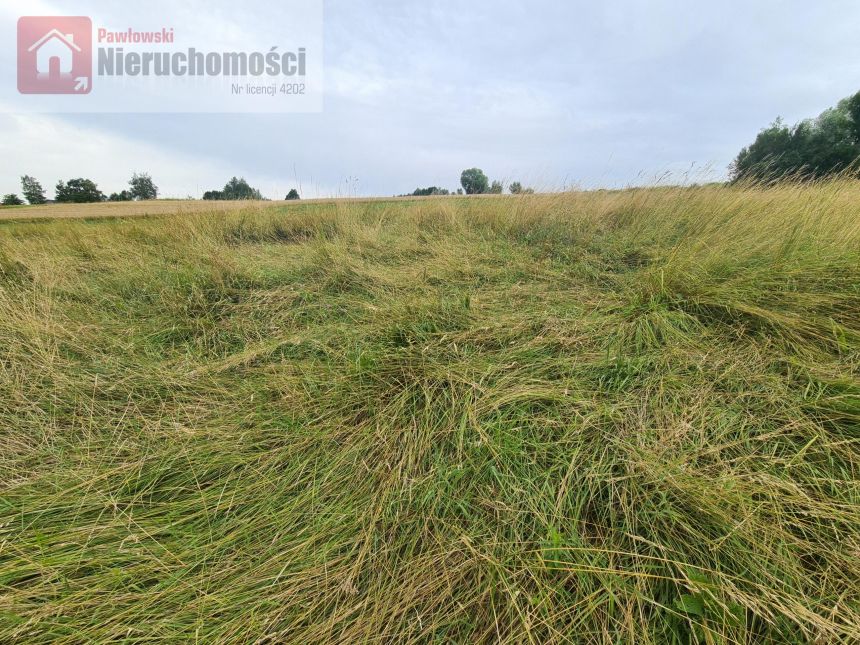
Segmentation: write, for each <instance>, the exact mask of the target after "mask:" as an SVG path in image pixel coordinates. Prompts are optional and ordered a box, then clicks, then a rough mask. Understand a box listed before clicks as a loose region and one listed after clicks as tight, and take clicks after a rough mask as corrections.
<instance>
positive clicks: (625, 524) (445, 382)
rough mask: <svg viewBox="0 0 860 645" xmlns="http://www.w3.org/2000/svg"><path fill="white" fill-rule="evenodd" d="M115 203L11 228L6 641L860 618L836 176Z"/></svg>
mask: <svg viewBox="0 0 860 645" xmlns="http://www.w3.org/2000/svg"><path fill="white" fill-rule="evenodd" d="M125 207H126V208H135V205H131V206H125ZM78 208H79V210H80V209H83V210H80V212H79V213H78V215H83V214H85V213H93V214H94V213H95V212H94V211H89V210H86V209H88V208H92V207H78ZM96 208H98V207H96ZM112 208H114V209H118V210H115V211H114V212H111V213H110V214H109V215H111V217H109V218H107V219H99V218H98V217H95V215H94V216H93V217H91V218H90V217H87V218H85V219H74V218H71V219H69V218H52V219H41V220H40V219H37V216H43V215H44V214H45V213H44V212H43V213H41V215H40V214H39V213H34V212H33V211H29V212H28V209H26V208H23V209H14V215H15V217H21V218H24V220H25V221H13V220H9V219H6V220H4V221H0V642H4V643H13V642H48V641H51V642H57V643H83V642H88V643H90V642H95V643H106V642H125V643H144V642H162V641H163V642H187V641H190V642H199V643H233V642H236V643H243V642H261V643H280V642H285V643H362V642H375V643H394V642H397V643H435V642H438V643H493V642H500V643H538V644H544V643H595V644H597V643H601V644H602V643H607V644H609V643H637V644H650V643H653V644H655V645H656V644H664V643H678V644H681V643H708V644H711V643H713V644H718V643H719V644H722V643H726V644H728V643H822V644H824V643H837V642H860V470H858V469H860V185H858V184H857V183H856V182H849V181H831V182H821V183H808V184H786V185H782V186H778V187H770V188H767V187H761V186H753V185H750V186H734V187H723V186H706V187H683V188H650V189H638V190H626V191H614V192H613V191H607V192H599V191H598V192H578V193H564V194H556V195H524V196H518V197H506V198H496V199H472V198H458V197H450V198H433V199H427V200H405V201H397V200H394V201H368V202H351V201H334V202H328V203H325V202H320V203H299V204H290V205H287V204H281V203H278V204H234V205H232V206H230V207H229V208H227V209H220V210H217V211H216V210H212V209H213V208H216V206H207V207H204V206H200V207H199V208H196V207H195V208H193V209H190V208H189V209H187V210H182V208H181V207H177V208H174V209H173V212H170V211H169V210H167V211H163V212H160V213H156V214H154V215H153V214H152V213H151V212H149V211H147V212H146V213H138V214H139V215H142V216H141V217H122V215H123V212H122V210H121V208H122V205H118V206H112ZM138 208H139V206H138ZM165 208H166V207H165ZM219 208H220V207H219ZM46 212H47V213H48V215H51V211H50V209H48V210H47V211H46ZM55 212H56V211H55ZM4 213H5V211H4ZM128 214H132V213H130V212H129V213H128ZM29 217H32V219H27V218H29ZM2 218H3V214H2V213H0V219H2Z"/></svg>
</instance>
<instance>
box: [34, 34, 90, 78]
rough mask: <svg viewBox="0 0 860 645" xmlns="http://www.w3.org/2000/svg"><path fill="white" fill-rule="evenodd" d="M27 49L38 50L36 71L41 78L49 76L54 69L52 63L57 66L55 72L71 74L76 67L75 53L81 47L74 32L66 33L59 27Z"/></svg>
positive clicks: (64, 74)
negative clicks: (59, 29)
mask: <svg viewBox="0 0 860 645" xmlns="http://www.w3.org/2000/svg"><path fill="white" fill-rule="evenodd" d="M27 51H28V52H30V53H32V52H34V51H35V52H36V71H37V72H38V74H39V78H48V77H50V76H51V73H52V71H53V70H52V69H51V67H52V64H53V65H55V66H56V67H54V69H55V70H56V71H53V73H54V74H59V75H61V76H68V75H70V74H71V73H72V68H73V67H74V59H75V54H78V53H80V52H81V48H80V47H78V46H77V45H76V44H75V38H74V34H64V33H62V32H60V31H58V30H57V29H52V30H51V31H49V32H48V33H47V34H45V35H44V36H42V37H41V38H40V39H39V40H37V41H36V42H35V43H34V44H33V45H31V46H30V48H29V49H28V50H27ZM54 61H56V63H55V62H54Z"/></svg>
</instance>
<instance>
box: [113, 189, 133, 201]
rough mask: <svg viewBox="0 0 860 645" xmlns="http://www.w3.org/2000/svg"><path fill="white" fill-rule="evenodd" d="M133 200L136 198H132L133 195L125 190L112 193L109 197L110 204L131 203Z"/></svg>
mask: <svg viewBox="0 0 860 645" xmlns="http://www.w3.org/2000/svg"><path fill="white" fill-rule="evenodd" d="M133 199H134V196H132V194H131V193H130V192H129V191H127V190H123V191H121V192H118V193H111V194H110V197H108V201H109V202H130V201H132V200H133Z"/></svg>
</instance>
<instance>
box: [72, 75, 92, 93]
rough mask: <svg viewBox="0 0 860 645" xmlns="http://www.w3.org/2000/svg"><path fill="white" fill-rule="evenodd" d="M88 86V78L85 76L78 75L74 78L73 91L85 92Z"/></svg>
mask: <svg viewBox="0 0 860 645" xmlns="http://www.w3.org/2000/svg"><path fill="white" fill-rule="evenodd" d="M89 87H90V79H89V78H88V77H86V76H78V77H77V78H76V79H75V92H86V91H87V90H88V89H89Z"/></svg>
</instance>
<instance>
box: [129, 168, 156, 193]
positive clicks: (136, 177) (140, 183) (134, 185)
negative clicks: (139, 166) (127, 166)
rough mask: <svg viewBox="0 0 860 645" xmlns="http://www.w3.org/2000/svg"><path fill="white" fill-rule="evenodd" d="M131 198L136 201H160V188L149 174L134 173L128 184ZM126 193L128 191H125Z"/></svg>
mask: <svg viewBox="0 0 860 645" xmlns="http://www.w3.org/2000/svg"><path fill="white" fill-rule="evenodd" d="M128 185H129V187H130V188H131V191H130V194H131V198H132V199H135V200H143V199H158V186H156V185H155V183H154V182H153V181H152V177H150V176H149V175H148V174H147V173H145V172H144V173H141V174H137V173H134V174H133V175H132V176H131V179H130V180H129V182H128ZM123 192H126V191H123Z"/></svg>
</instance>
